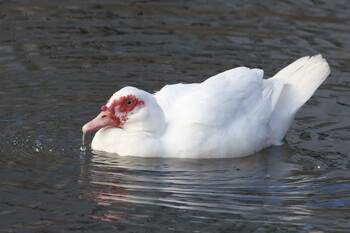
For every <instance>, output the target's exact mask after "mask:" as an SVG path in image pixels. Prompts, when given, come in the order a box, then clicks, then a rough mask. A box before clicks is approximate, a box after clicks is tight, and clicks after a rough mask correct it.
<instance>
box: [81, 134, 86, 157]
mask: <svg viewBox="0 0 350 233" xmlns="http://www.w3.org/2000/svg"><path fill="white" fill-rule="evenodd" d="M85 151H86V146H85V133H83V136H81V146H80V152H85Z"/></svg>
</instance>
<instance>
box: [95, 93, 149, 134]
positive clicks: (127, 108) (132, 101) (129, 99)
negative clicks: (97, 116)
mask: <svg viewBox="0 0 350 233" xmlns="http://www.w3.org/2000/svg"><path fill="white" fill-rule="evenodd" d="M143 105H144V102H143V101H142V100H139V99H138V98H137V97H136V96H134V95H127V96H122V97H120V98H119V99H117V100H113V102H112V103H111V104H110V105H109V107H108V106H107V105H103V106H102V107H101V111H102V112H106V111H108V112H110V113H111V114H110V118H112V120H113V121H115V122H116V125H117V127H119V128H120V127H122V126H123V125H124V124H125V122H126V121H127V120H128V118H127V115H128V113H129V112H131V111H133V110H134V109H135V107H141V106H143ZM116 111H117V114H116ZM118 113H119V114H118ZM116 115H118V116H116Z"/></svg>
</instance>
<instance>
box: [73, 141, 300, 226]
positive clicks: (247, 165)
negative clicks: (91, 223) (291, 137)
mask: <svg viewBox="0 0 350 233" xmlns="http://www.w3.org/2000/svg"><path fill="white" fill-rule="evenodd" d="M291 155H292V152H291V150H290V148H289V147H288V146H287V145H286V144H285V145H284V146H280V147H273V148H269V149H267V150H264V151H262V152H261V153H259V154H256V155H254V156H249V157H246V158H235V159H207V160H188V159H169V158H168V159H162V158H136V157H119V156H117V155H113V154H108V153H96V154H93V155H92V157H91V158H88V157H85V158H82V159H83V160H82V172H81V175H80V178H79V180H80V182H82V183H89V184H90V185H92V186H93V187H94V188H92V189H91V190H89V191H88V193H84V195H83V197H82V198H87V199H92V200H94V201H96V202H97V203H98V204H99V205H103V206H111V210H109V211H108V213H107V214H104V216H105V218H106V219H107V220H110V221H114V220H118V221H119V220H120V219H123V218H124V217H123V216H119V215H114V214H113V213H123V212H125V209H124V210H123V211H116V210H115V208H118V206H123V208H127V206H130V205H131V204H137V205H142V206H144V205H151V206H165V207H170V208H176V209H185V210H196V211H204V212H211V213H213V214H214V213H221V214H224V213H227V214H238V215H242V214H244V215H250V214H254V213H255V214H257V213H256V211H257V209H262V210H263V209H265V208H266V207H264V206H261V204H262V203H265V204H268V203H270V204H271V205H272V204H276V203H283V202H287V201H289V199H290V198H293V196H298V193H297V192H296V190H297V187H291V190H290V191H289V190H288V189H287V190H288V192H285V190H286V188H285V187H283V186H285V185H288V184H287V183H285V182H284V180H285V179H289V178H288V177H289V174H290V173H291V172H292V171H293V170H295V169H296V165H293V164H292V163H290V156H291ZM288 182H290V181H288ZM279 192H281V193H279ZM134 207H135V206H134ZM151 208H152V207H151ZM107 210H108V208H107ZM291 211H292V213H293V212H295V213H294V214H298V215H299V214H300V213H301V212H302V211H303V210H302V208H300V207H298V208H297V209H294V208H293V209H292V210H291ZM124 214H125V213H124ZM288 215H292V214H290V213H289V214H288ZM94 218H97V216H94ZM99 218H101V219H102V217H99ZM113 219H114V220H113Z"/></svg>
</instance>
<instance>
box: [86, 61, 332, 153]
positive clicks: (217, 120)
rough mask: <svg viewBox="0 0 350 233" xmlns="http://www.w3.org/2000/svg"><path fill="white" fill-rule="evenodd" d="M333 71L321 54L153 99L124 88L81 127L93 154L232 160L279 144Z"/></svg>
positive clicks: (169, 89) (169, 88)
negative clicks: (266, 72) (267, 72)
mask: <svg viewBox="0 0 350 233" xmlns="http://www.w3.org/2000/svg"><path fill="white" fill-rule="evenodd" d="M329 73H330V69H329V65H328V63H327V62H326V60H325V59H323V58H322V56H321V55H317V56H313V57H303V58H300V59H298V60H297V61H295V62H294V63H292V64H290V65H289V66H287V67H286V68H284V69H282V70H281V71H280V72H278V73H277V74H276V75H275V76H273V77H272V78H269V79H263V70H260V69H249V68H247V67H238V68H235V69H231V70H228V71H225V72H223V73H220V74H218V75H215V76H213V77H211V78H209V79H207V80H206V81H204V82H202V83H195V84H174V85H166V86H165V87H163V88H162V89H161V90H160V91H159V92H157V93H155V94H154V95H152V94H150V93H148V92H145V91H142V90H139V89H137V88H135V87H124V88H122V89H121V90H119V91H118V92H116V93H115V94H114V95H113V96H112V97H111V98H110V99H109V100H108V102H107V104H106V105H104V106H102V107H101V111H102V112H101V113H100V114H99V115H98V116H97V117H96V118H95V119H93V120H92V121H90V122H88V123H87V124H85V125H84V126H83V128H82V130H83V133H84V134H85V133H86V132H88V131H92V130H98V129H99V131H98V132H97V133H96V135H95V137H94V139H93V141H92V144H91V146H92V149H94V150H99V151H105V152H109V153H117V154H118V155H120V156H142V157H182V158H227V157H240V156H246V155H250V154H253V153H255V152H257V151H259V150H261V149H263V148H265V147H268V146H270V145H280V144H281V143H282V139H283V138H284V136H285V135H286V133H287V131H288V128H289V127H290V125H291V123H292V121H293V119H294V115H295V113H296V112H297V111H298V109H299V108H300V107H301V106H302V105H303V104H304V103H305V102H306V101H307V100H308V99H309V98H310V97H311V96H312V95H313V93H314V92H315V91H316V89H317V87H318V86H319V85H320V84H321V83H322V82H323V81H324V80H325V79H326V78H327V76H328V75H329Z"/></svg>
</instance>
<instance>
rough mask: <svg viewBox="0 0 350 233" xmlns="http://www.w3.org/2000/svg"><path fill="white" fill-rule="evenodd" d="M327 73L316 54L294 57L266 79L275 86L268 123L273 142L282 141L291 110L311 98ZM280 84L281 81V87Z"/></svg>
mask: <svg viewBox="0 0 350 233" xmlns="http://www.w3.org/2000/svg"><path fill="white" fill-rule="evenodd" d="M329 73H330V68H329V65H328V63H327V61H326V60H325V59H324V58H323V57H322V56H321V55H316V56H313V57H302V58H300V59H298V60H296V61H295V62H293V63H292V64H290V65H288V66H287V67H285V68H284V69H282V70H281V71H279V72H278V73H277V74H276V75H275V76H273V77H272V78H270V79H268V80H267V81H268V82H271V83H274V85H275V86H276V87H278V88H277V90H276V93H277V95H273V97H274V99H273V100H272V104H273V105H275V109H274V112H273V113H272V116H271V120H270V123H269V126H270V129H271V140H272V143H273V144H275V145H276V144H281V143H282V139H283V137H284V136H285V135H286V133H287V131H288V128H289V127H290V125H291V123H292V121H293V119H294V116H295V113H296V112H297V111H298V109H299V108H300V107H301V106H302V105H303V104H304V103H305V102H306V101H307V100H308V99H310V98H311V96H312V95H313V94H314V92H315V91H316V89H317V88H318V87H319V86H320V85H321V83H322V82H323V81H324V80H325V79H326V78H327V76H328V75H329ZM281 83H283V84H284V85H283V87H282V90H281V88H280V87H281ZM268 86H270V85H268ZM276 99H277V101H276Z"/></svg>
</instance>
